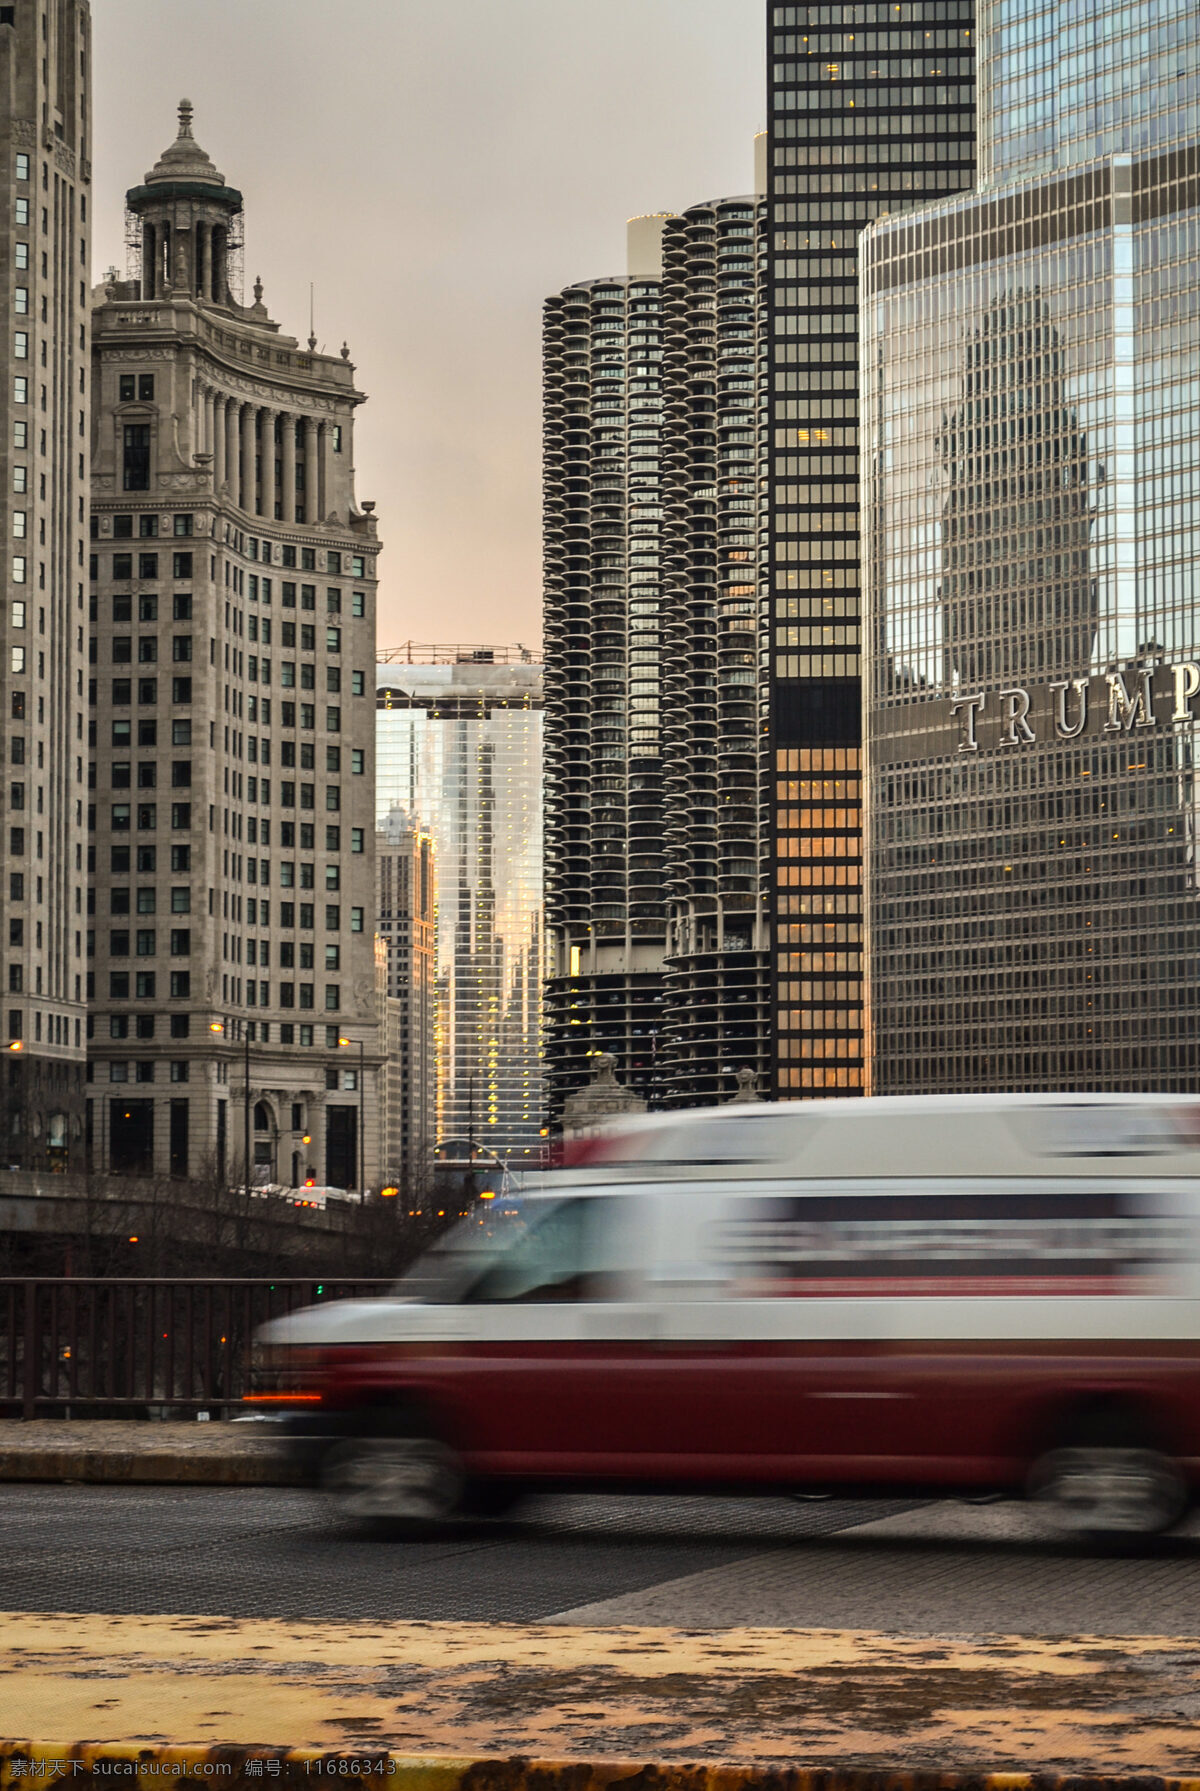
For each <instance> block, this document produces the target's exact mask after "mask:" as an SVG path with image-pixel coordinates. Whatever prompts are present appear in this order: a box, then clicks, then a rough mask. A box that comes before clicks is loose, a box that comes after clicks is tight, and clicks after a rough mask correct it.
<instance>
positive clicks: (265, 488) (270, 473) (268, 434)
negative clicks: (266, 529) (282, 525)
mask: <svg viewBox="0 0 1200 1791" xmlns="http://www.w3.org/2000/svg"><path fill="white" fill-rule="evenodd" d="M261 414H262V513H263V515H264V516H265V517H266V518H267V521H268V522H273V521H274V520H275V415H276V413H275V412H274V411H273V410H264V411H263V412H262V413H261Z"/></svg>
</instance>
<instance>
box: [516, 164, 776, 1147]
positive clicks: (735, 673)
mask: <svg viewBox="0 0 1200 1791" xmlns="http://www.w3.org/2000/svg"><path fill="white" fill-rule="evenodd" d="M763 250H764V245H763V239H762V204H761V201H760V200H759V199H758V198H756V197H755V196H754V195H753V194H751V195H746V196H743V197H737V198H729V199H719V200H712V201H709V202H705V203H702V204H699V205H695V206H692V207H689V209H688V210H687V211H686V212H684V213H682V214H681V215H679V216H671V215H667V214H655V215H654V216H652V217H649V218H636V219H634V220H632V221H631V224H630V226H629V273H628V274H627V275H626V276H623V277H621V278H619V279H616V278H614V279H611V280H590V281H584V282H581V283H579V284H577V285H574V286H570V287H568V288H567V289H566V290H565V291H564V292H562V293H560V294H556V295H555V296H554V297H553V298H551V299H550V300H548V302H547V304H546V308H545V335H544V345H545V357H544V388H545V466H546V474H545V510H544V528H545V618H546V675H547V724H546V725H547V796H546V808H547V814H546V844H547V928H548V942H549V943H548V953H549V980H548V984H547V1031H546V1057H547V1071H548V1080H549V1084H550V1107H551V1123H552V1125H555V1126H556V1125H557V1123H558V1120H559V1116H560V1114H561V1111H562V1103H563V1100H564V1099H565V1098H566V1097H567V1096H568V1095H570V1094H571V1093H572V1092H573V1091H575V1090H576V1089H578V1088H579V1087H580V1086H581V1085H582V1084H583V1083H584V1082H585V1081H586V1080H587V1078H588V1075H589V1070H590V1065H589V1059H590V1058H592V1057H594V1056H596V1055H597V1054H599V1053H601V1052H609V1053H611V1054H612V1055H613V1056H614V1057H615V1058H616V1060H617V1072H618V1074H619V1076H620V1078H621V1079H622V1081H623V1082H624V1084H625V1085H626V1086H627V1087H628V1088H629V1089H631V1090H632V1091H633V1092H634V1093H635V1094H636V1095H637V1096H639V1097H640V1098H642V1099H644V1100H646V1101H648V1102H649V1103H651V1104H652V1105H655V1106H688V1105H696V1104H702V1103H705V1102H712V1101H716V1100H720V1099H722V1098H728V1096H729V1095H730V1094H731V1093H732V1091H733V1088H734V1086H735V1083H734V1076H735V1073H736V1072H737V1071H738V1070H741V1069H746V1068H749V1069H751V1070H753V1072H754V1073H755V1075H756V1076H759V1075H761V1072H762V1071H763V1070H764V1069H765V1068H766V1064H767V1060H768V1050H767V1026H766V1018H767V1015H766V999H765V993H766V986H765V984H766V972H767V966H768V958H767V951H766V915H765V905H764V900H763V893H762V881H763V854H762V833H761V828H760V815H759V803H760V781H761V771H762V765H761V758H762V746H761V732H760V723H759V707H760V704H759V697H760V676H761V675H760V666H759V652H758V607H759V559H760V551H761V543H762V539H763V529H762V523H763V516H762V509H761V504H762V499H761V492H760V485H761V472H762V455H763V445H762V440H761V423H762V400H761V385H762V374H761V368H760V357H761V354H762V346H763V333H762V328H761V322H762V319H761V298H762V286H761V274H760V267H761V261H762V257H763Z"/></svg>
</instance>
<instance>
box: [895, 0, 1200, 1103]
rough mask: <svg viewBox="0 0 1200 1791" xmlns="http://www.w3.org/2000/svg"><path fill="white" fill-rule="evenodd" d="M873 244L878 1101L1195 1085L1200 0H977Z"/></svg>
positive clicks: (1199, 1018) (1199, 1038)
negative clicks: (939, 150) (944, 182)
mask: <svg viewBox="0 0 1200 1791" xmlns="http://www.w3.org/2000/svg"><path fill="white" fill-rule="evenodd" d="M980 58H981V62H980V75H979V82H980V94H981V102H982V124H981V140H980V176H981V185H980V188H979V190H978V192H976V193H974V194H972V195H970V196H967V197H962V198H956V199H949V200H946V201H944V202H943V203H941V204H939V205H936V206H929V207H926V208H924V209H923V210H921V211H920V212H918V213H915V214H913V215H911V216H909V217H907V218H889V219H886V220H881V221H880V222H878V223H876V224H875V225H873V226H872V227H871V229H870V230H869V231H868V232H867V233H866V236H865V238H864V242H863V251H862V299H863V312H862V320H863V326H862V361H863V382H862V405H863V472H864V492H863V498H864V509H863V540H864V557H865V569H866V577H865V589H866V598H867V604H866V629H867V633H868V639H869V665H868V727H867V750H868V826H869V831H868V871H869V878H870V890H871V904H870V916H869V950H868V964H869V989H870V1010H869V1011H870V1039H871V1051H872V1086H873V1089H874V1091H875V1092H876V1093H881V1094H887V1093H900V1092H905V1091H910V1090H911V1091H915V1090H919V1089H973V1088H995V1089H1005V1088H1031V1089H1038V1088H1040V1089H1059V1088H1080V1089H1083V1088H1097V1089H1103V1088H1162V1089H1176V1088H1178V1089H1185V1088H1194V1087H1195V1082H1196V1074H1197V1068H1198V1066H1200V978H1198V977H1197V948H1198V946H1200V905H1198V902H1197V873H1196V862H1195V838H1196V808H1197V803H1198V801H1200V788H1198V786H1197V783H1196V775H1195V746H1194V727H1195V719H1194V716H1195V709H1196V699H1197V695H1198V693H1200V614H1198V599H1200V559H1198V541H1197V529H1198V527H1200V258H1198V251H1200V8H1197V6H1196V5H1195V4H1194V0H1186V3H1185V0H1143V3H1142V4H1134V5H1131V4H1123V5H1120V6H1117V5H1107V4H1103V3H1101V0H1057V3H1054V4H1046V3H1043V4H1035V3H1031V0H990V3H988V4H985V5H984V6H983V7H982V9H981V17H980Z"/></svg>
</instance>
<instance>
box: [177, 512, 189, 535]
mask: <svg viewBox="0 0 1200 1791" xmlns="http://www.w3.org/2000/svg"><path fill="white" fill-rule="evenodd" d="M173 521H174V529H175V533H176V534H177V535H190V534H191V532H192V519H191V517H190V516H176V517H175V518H174V519H173Z"/></svg>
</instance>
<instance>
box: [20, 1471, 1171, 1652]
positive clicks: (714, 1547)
mask: <svg viewBox="0 0 1200 1791" xmlns="http://www.w3.org/2000/svg"><path fill="white" fill-rule="evenodd" d="M0 1585H2V1587H3V1591H2V1593H0V1607H3V1608H4V1609H7V1610H9V1611H43V1612H44V1611H62V1612H82V1611H87V1612H101V1613H105V1612H107V1613H112V1614H114V1615H117V1614H124V1615H138V1614H147V1615H149V1614H164V1615H167V1614H184V1613H197V1614H207V1615H212V1616H218V1617H229V1618H248V1617H274V1618H283V1619H291V1620H294V1619H298V1618H311V1619H317V1620H323V1619H324V1620H360V1621H364V1620H365V1621H396V1620H432V1619H438V1620H456V1621H481V1620H482V1621H500V1622H516V1623H529V1622H536V1621H547V1620H549V1621H557V1622H564V1623H573V1624H608V1623H623V1624H631V1623H632V1624H655V1625H668V1626H674V1627H676V1628H683V1629H695V1630H706V1629H721V1628H726V1627H736V1626H743V1625H749V1626H774V1627H780V1628H789V1627H803V1628H828V1629H856V1628H857V1629H872V1630H878V1631H887V1632H889V1633H903V1632H906V1631H907V1632H911V1633H924V1634H928V1633H940V1634H943V1635H944V1634H948V1633H960V1634H962V1633H968V1632H970V1633H977V1634H978V1633H985V1632H990V1633H992V1634H995V1633H997V1632H1004V1633H1009V1634H1014V1635H1050V1634H1059V1635H1080V1634H1092V1635H1122V1634H1123V1635H1149V1634H1153V1635H1159V1636H1167V1635H1175V1636H1184V1635H1188V1636H1194V1635H1196V1634H1197V1631H1198V1628H1200V1625H1198V1622H1197V1617H1196V1612H1197V1610H1198V1609H1200V1530H1198V1527H1197V1526H1193V1530H1192V1531H1191V1532H1190V1533H1184V1534H1183V1535H1180V1536H1174V1537H1170V1538H1167V1539H1163V1540H1161V1541H1157V1542H1154V1543H1151V1544H1147V1545H1143V1546H1142V1547H1140V1548H1138V1549H1136V1550H1135V1551H1133V1552H1132V1553H1129V1554H1122V1555H1113V1554H1104V1553H1097V1552H1095V1551H1088V1550H1084V1549H1081V1548H1078V1547H1075V1546H1073V1545H1070V1544H1066V1543H1062V1542H1060V1541H1058V1540H1057V1539H1054V1538H1053V1537H1052V1536H1050V1535H1048V1534H1047V1533H1045V1532H1043V1531H1040V1530H1039V1527H1038V1523H1037V1520H1036V1519H1035V1518H1033V1517H1032V1516H1030V1515H1029V1514H1028V1513H1027V1512H1026V1511H1025V1510H1024V1508H1022V1507H1017V1506H966V1505H953V1504H940V1505H926V1506H917V1507H914V1506H908V1505H899V1504H896V1503H892V1504H883V1503H879V1504H874V1503H870V1502H859V1503H848V1502H835V1501H829V1502H817V1503H805V1504H797V1503H793V1502H791V1501H785V1500H762V1501H756V1500H736V1499H726V1500H720V1499H700V1498H696V1499H688V1498H670V1499H667V1498H664V1499H650V1500H634V1499H627V1498H611V1499H603V1498H572V1499H566V1498H562V1499H545V1500H541V1501H538V1502H536V1503H534V1504H532V1505H531V1506H530V1507H528V1508H527V1509H526V1511H525V1512H524V1513H523V1514H522V1516H521V1518H520V1519H519V1520H518V1521H514V1522H508V1523H505V1524H503V1525H501V1524H479V1525H475V1526H471V1527H464V1528H461V1529H458V1530H455V1531H453V1532H452V1533H450V1534H448V1535H446V1536H444V1537H439V1538H438V1539H436V1540H431V1541H424V1542H415V1543H414V1542H395V1541H393V1542H388V1541H382V1542H381V1541H378V1540H376V1539H374V1538H372V1537H370V1536H368V1535H366V1534H364V1533H363V1532H361V1531H359V1530H357V1529H355V1528H354V1527H352V1526H350V1525H347V1524H344V1523H339V1522H337V1521H336V1520H334V1519H332V1518H331V1517H330V1515H329V1514H328V1512H327V1511H326V1510H325V1509H324V1507H323V1506H322V1504H321V1503H320V1502H319V1501H318V1500H317V1499H316V1498H315V1497H314V1496H313V1495H311V1494H309V1493H305V1492H297V1491H285V1490H279V1489H273V1488H246V1489H240V1488H239V1489H216V1488H213V1489H208V1488H199V1487H187V1488H178V1487H161V1488H160V1487H127V1488H117V1487H97V1486H70V1487H68V1486H60V1487H51V1486H21V1485H12V1484H9V1485H5V1486H3V1487H0Z"/></svg>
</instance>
